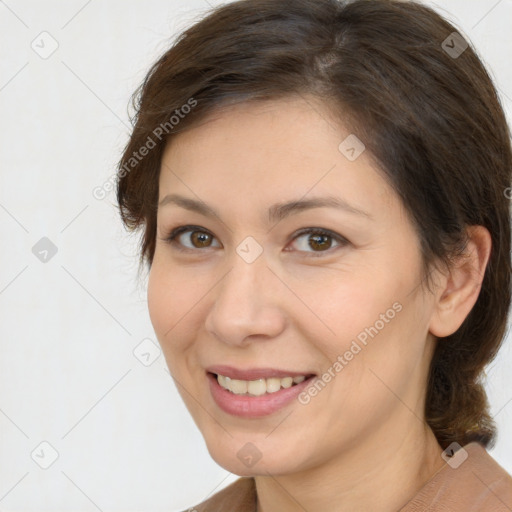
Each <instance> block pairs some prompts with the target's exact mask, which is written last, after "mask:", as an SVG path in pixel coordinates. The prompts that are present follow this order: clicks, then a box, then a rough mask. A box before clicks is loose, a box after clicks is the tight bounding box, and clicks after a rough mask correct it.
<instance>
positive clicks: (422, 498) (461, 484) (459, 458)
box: [400, 442, 512, 512]
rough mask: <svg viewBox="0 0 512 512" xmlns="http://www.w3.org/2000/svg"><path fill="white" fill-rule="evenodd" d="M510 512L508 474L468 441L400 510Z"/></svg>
mask: <svg viewBox="0 0 512 512" xmlns="http://www.w3.org/2000/svg"><path fill="white" fill-rule="evenodd" d="M420 510H421V511H424V510H429V511H432V512H434V511H439V512H441V511H443V512H444V511H458V510H461V511H462V510H463V511H464V512H487V511H489V512H510V510H512V476H511V475H510V474H509V473H507V471H505V469H503V468H502V467H501V466H500V465H499V464H498V462H496V460H495V459H494V458H493V457H492V456H491V455H490V454H489V453H488V452H487V450H486V449H485V448H484V446H483V445H481V444H480V443H478V442H472V443H469V444H467V445H465V446H464V447H462V448H461V449H459V450H458V451H456V452H455V454H454V455H453V456H452V457H451V459H449V461H448V462H447V463H446V464H445V465H444V467H443V468H441V469H440V470H439V471H438V472H437V473H436V474H435V475H434V476H433V477H432V478H431V479H430V480H429V481H428V482H427V483H426V484H425V485H424V486H423V487H422V488H421V489H420V491H419V492H418V493H417V494H416V496H414V497H413V499H412V500H411V501H409V502H408V503H407V504H406V505H405V507H403V508H402V509H401V510H400V512H416V511H420Z"/></svg>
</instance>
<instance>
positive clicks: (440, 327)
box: [429, 226, 492, 338]
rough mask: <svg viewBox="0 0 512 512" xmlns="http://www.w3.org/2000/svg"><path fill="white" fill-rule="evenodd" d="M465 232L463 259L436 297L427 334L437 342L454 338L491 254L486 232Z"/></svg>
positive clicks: (475, 296)
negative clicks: (450, 336) (436, 339)
mask: <svg viewBox="0 0 512 512" xmlns="http://www.w3.org/2000/svg"><path fill="white" fill-rule="evenodd" d="M467 232H468V237H469V241H468V244H467V247H466V250H465V253H464V255H462V256H461V257H460V258H459V260H458V261H457V262H455V263H454V264H453V267H452V268H451V269H450V270H449V272H448V275H447V276H445V277H444V279H443V280H442V281H441V287H440V289H439V290H438V291H437V293H436V303H435V304H434V311H433V314H432V317H431V320H430V325H429V331H430V332H431V333H432V334H433V335H434V336H437V337H439V338H443V337H445V336H449V335H450V334H453V333H454V332H455V331H456V330H457V329H458V328H459V327H460V326H461V325H462V322H464V320H465V318H466V317H467V316H468V315H469V313H470V311H471V309H472V308H473V306H474V305H475V303H476V300H477V299H478V295H479V293H480V289H481V287H482V281H483V278H484V273H485V269H486V267H487V263H488V261H489V257H490V254H491V246H492V240H491V235H490V233H489V231H488V230H487V229H486V228H484V227H483V226H469V227H468V228H467Z"/></svg>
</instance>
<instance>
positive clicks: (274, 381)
mask: <svg viewBox="0 0 512 512" xmlns="http://www.w3.org/2000/svg"><path fill="white" fill-rule="evenodd" d="M305 379H306V377H305V376H303V375H301V376H299V377H284V378H282V379H279V378H277V377H271V378H268V379H257V380H250V381H248V380H238V379H231V378H229V377H226V376H224V375H217V382H218V383H219V384H220V386H221V387H223V388H224V389H227V390H228V391H231V392H232V393H234V394H235V395H245V394H249V395H253V396H261V395H264V394H265V393H275V392H276V391H279V390H280V389H281V388H285V389H286V388H289V387H291V386H292V385H293V384H300V383H301V382H303V381H304V380H305Z"/></svg>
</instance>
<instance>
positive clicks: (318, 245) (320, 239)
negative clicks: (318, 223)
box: [294, 228, 349, 256]
mask: <svg viewBox="0 0 512 512" xmlns="http://www.w3.org/2000/svg"><path fill="white" fill-rule="evenodd" d="M300 239H303V240H304V241H303V242H302V243H298V244H297V245H298V246H299V249H298V250H299V252H306V253H308V252H309V253H310V254H311V253H313V256H322V254H321V253H323V252H327V251H329V249H336V246H334V247H333V242H336V243H337V244H338V247H343V246H345V245H347V244H348V243H349V242H348V240H346V239H345V238H343V237H342V236H341V235H338V234H337V233H333V232H331V231H328V230H325V229H320V228H308V229H305V230H302V231H301V232H299V233H298V235H297V236H295V238H294V240H300ZM308 249H311V250H308ZM314 253H320V254H314Z"/></svg>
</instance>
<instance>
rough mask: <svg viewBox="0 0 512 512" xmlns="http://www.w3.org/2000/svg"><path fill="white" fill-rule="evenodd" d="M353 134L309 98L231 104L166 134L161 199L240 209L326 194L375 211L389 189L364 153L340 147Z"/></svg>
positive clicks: (325, 109)
mask: <svg viewBox="0 0 512 512" xmlns="http://www.w3.org/2000/svg"><path fill="white" fill-rule="evenodd" d="M354 135H355V134H351V132H350V131H349V130H348V129H347V128H346V127H344V126H343V125H342V123H341V122H339V121H336V120H334V118H333V117H332V115H331V113H330V112H329V109H328V106H326V105H324V104H322V103H320V102H319V101H318V100H315V99H311V98H306V99H303V98H300V97H299V98H288V99H286V100H272V101H265V102H259V103H255V102H252V103H243V104H239V105H233V106H230V107H228V108H225V109H223V110H221V111H216V112H215V113H213V114H212V115H210V116H208V117H207V118H206V119H205V120H204V121H202V122H200V123H198V124H197V125H195V126H193V127H192V128H190V129H188V130H187V131H185V132H183V133H180V134H178V135H176V136H175V137H174V138H172V139H170V142H169V143H168V145H167V147H166V149H165V152H164V155H163V158H162V166H161V172H160V187H159V189H160V194H159V200H161V199H162V198H163V197H164V196H165V195H166V194H168V193H171V192H179V193H188V195H196V196H197V198H207V197H208V198H211V197H215V198H216V200H217V204H219V205H221V206H222V205H224V204H226V203H227V202H229V203H230V204H237V203H238V205H239V206H240V208H244V207H248V205H249V204H258V203H261V205H263V204H269V203H273V202H276V201H284V200H288V199H290V198H299V197H302V196H304V195H305V194H307V197H313V196H317V195H324V194H326V193H328V194H329V195H333V194H334V195H338V196H341V197H342V198H343V199H345V200H347V201H349V200H350V203H351V204H353V205H354V206H355V207H359V208H360V209H364V210H367V211H368V210H369V209H375V208H374V207H372V205H374V206H375V207H378V206H379V205H381V204H382V202H386V203H389V201H391V200H393V197H392V196H393V194H392V191H391V190H389V187H388V185H387V183H386V182H385V180H383V178H382V176H381V174H380V172H379V171H378V170H377V169H376V167H375V165H374V164H373V161H372V159H371V157H370V155H368V154H366V151H364V150H363V151H362V153H361V154H360V156H358V157H357V158H356V159H353V160H350V159H348V158H347V156H346V155H345V153H344V152H343V150H344V149H346V147H345V146H346V144H345V145H344V141H346V140H349V141H352V140H354V139H351V137H352V138H353V137H354ZM347 138H348V139H347ZM340 144H341V147H340ZM340 148H341V149H340ZM356 149H359V150H360V149H361V148H356Z"/></svg>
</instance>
